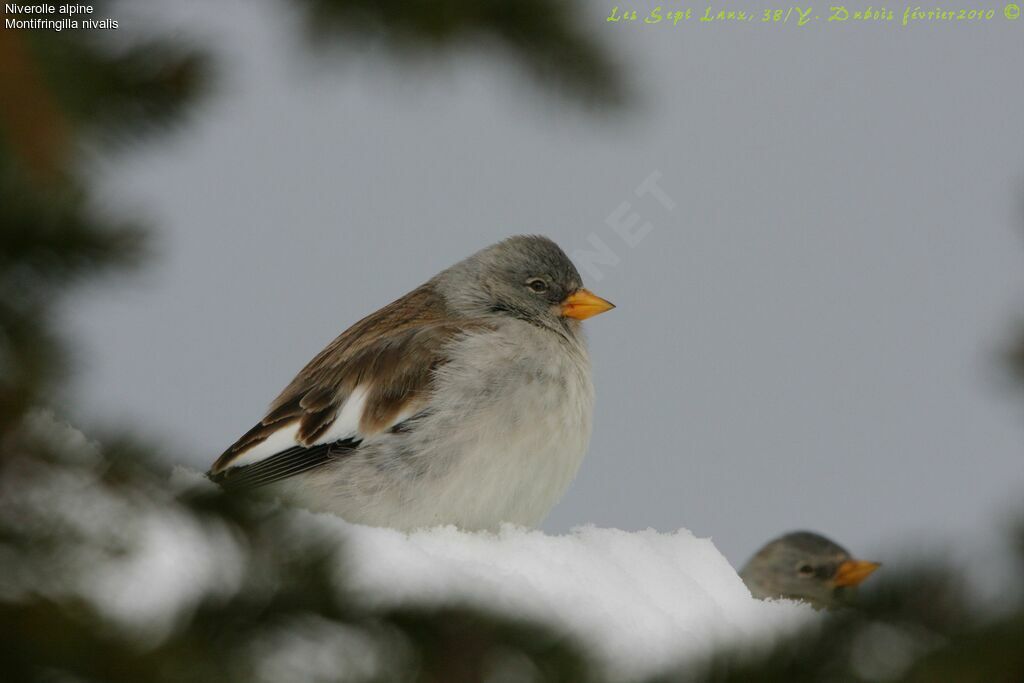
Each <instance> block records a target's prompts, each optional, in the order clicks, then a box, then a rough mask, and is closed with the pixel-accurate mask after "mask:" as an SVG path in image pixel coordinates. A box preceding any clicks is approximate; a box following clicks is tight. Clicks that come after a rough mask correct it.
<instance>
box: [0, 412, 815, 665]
mask: <svg viewBox="0 0 1024 683" xmlns="http://www.w3.org/2000/svg"><path fill="white" fill-rule="evenodd" d="M30 425H31V427H32V429H33V430H35V431H37V432H44V433H46V434H47V436H48V438H51V439H52V441H53V442H54V443H55V444H61V445H63V446H64V447H65V448H66V449H68V450H70V451H73V452H74V453H76V454H77V457H78V458H79V459H80V464H88V463H89V462H90V461H91V460H93V459H94V458H95V457H96V455H95V452H96V448H95V446H94V445H93V444H91V443H90V442H88V441H87V440H86V439H85V437H84V436H82V435H81V433H80V432H77V431H76V430H74V429H72V428H70V427H68V426H67V425H64V424H62V423H59V422H58V421H56V420H54V419H53V418H52V417H51V416H48V415H37V416H34V417H33V419H32V421H30ZM81 471H82V472H86V474H83V475H81V476H77V475H75V474H74V473H73V472H72V473H70V474H69V472H68V470H67V469H64V470H61V471H53V472H49V471H46V470H45V469H38V470H36V471H31V472H27V473H25V474H24V475H23V476H22V477H21V479H22V481H20V482H18V481H12V480H11V479H10V478H9V479H8V484H10V487H9V488H7V490H6V491H2V492H0V494H3V495H4V497H5V500H6V501H7V504H8V505H9V507H8V508H7V510H8V512H10V511H13V513H14V514H16V515H17V516H18V518H20V519H22V520H26V521H27V523H32V524H39V525H45V524H61V525H73V526H74V527H75V528H76V530H77V531H78V532H79V533H80V534H82V535H84V536H87V537H95V539H96V540H95V542H93V543H91V544H86V545H85V546H84V547H86V548H89V549H90V550H89V551H88V552H89V553H90V556H89V557H87V558H82V557H49V556H47V557H40V558H38V560H39V561H40V562H41V563H43V564H46V563H49V562H54V561H57V562H64V561H73V562H77V563H78V564H82V562H83V561H85V562H86V564H87V565H88V566H89V567H90V568H91V570H90V571H89V572H87V573H86V575H85V576H84V577H82V578H81V579H80V581H79V582H78V583H77V584H75V585H71V586H69V585H66V584H62V583H60V582H57V581H54V582H52V583H51V584H47V578H46V577H45V576H40V575H38V574H32V573H31V572H26V573H23V575H15V574H9V575H7V576H5V577H3V578H0V597H7V598H10V597H14V596H16V595H17V594H19V593H20V594H24V593H25V592H27V591H32V592H39V593H42V594H49V595H51V596H53V597H58V598H59V597H68V596H69V594H74V595H76V596H79V597H82V598H84V599H86V600H87V601H89V602H90V603H91V604H93V605H94V606H95V607H96V608H97V609H98V610H100V611H101V612H102V613H104V614H106V615H107V616H108V617H109V618H110V620H111V621H112V622H113V623H115V624H120V625H122V626H123V627H125V628H127V629H131V630H132V632H133V633H136V634H141V636H142V637H146V638H149V639H159V638H160V637H161V636H162V635H163V634H166V633H167V632H168V631H169V629H171V628H173V627H174V625H175V624H176V623H179V622H180V620H182V619H184V618H186V617H187V615H188V614H189V613H190V611H191V610H192V609H194V606H195V605H196V604H197V603H198V601H199V600H200V598H201V597H202V596H204V595H207V594H216V595H228V594H230V593H232V592H234V591H236V590H239V588H240V583H241V575H242V571H243V569H242V568H243V567H244V562H245V557H246V552H247V551H246V549H245V548H244V547H243V546H242V545H240V544H239V543H238V542H237V541H236V540H235V539H234V538H233V536H232V534H231V532H230V530H228V529H225V528H224V527H223V526H219V525H211V524H203V523H200V522H198V521H197V520H196V519H194V518H193V517H192V516H191V515H189V514H187V513H186V512H185V511H184V509H183V508H181V507H180V506H178V505H177V504H176V503H175V502H174V498H173V496H174V492H180V491H182V490H184V489H187V488H190V487H195V486H212V484H210V482H208V481H207V480H206V479H205V478H204V477H203V476H202V475H201V474H199V473H198V472H194V471H191V470H186V469H184V468H178V469H177V470H176V471H175V472H174V474H173V475H172V477H171V482H170V484H171V485H170V486H168V487H165V489H163V490H160V491H147V492H145V495H137V494H136V495H135V496H133V497H130V498H128V497H124V496H121V497H119V496H118V495H116V494H113V493H110V492H109V491H108V492H104V489H103V487H102V486H100V485H96V481H95V480H90V478H89V476H90V475H88V474H87V472H88V468H84V469H82V470H81ZM54 500H61V501H63V504H62V505H60V506H54V505H52V501H54ZM284 519H285V524H286V527H287V530H288V533H294V534H303V533H305V534H307V535H308V536H310V537H315V538H316V539H317V542H318V543H323V542H326V543H328V544H330V542H331V540H332V539H334V540H336V542H337V544H338V546H339V548H340V547H342V546H343V547H344V552H342V553H340V554H339V557H343V558H344V562H343V564H340V565H339V566H338V582H339V588H342V587H343V589H344V590H345V593H346V595H348V596H351V597H353V598H354V599H356V600H359V601H362V603H363V604H364V605H366V606H367V607H371V608H372V607H394V606H423V607H433V606H442V605H455V606H459V605H471V606H478V607H483V608H489V609H492V610H495V611H498V612H501V613H504V614H508V615H510V616H519V617H525V618H529V619H533V620H537V621H539V622H541V623H544V624H547V625H548V626H549V627H551V628H553V629H555V630H556V631H559V632H561V633H564V634H565V635H566V636H568V637H570V638H572V639H574V640H575V641H576V642H578V643H580V644H581V645H582V646H583V647H584V648H585V649H586V650H587V651H589V652H590V653H591V654H592V655H593V656H594V657H595V659H596V660H597V661H598V662H600V663H602V664H603V665H604V667H605V668H606V674H607V675H608V677H609V678H610V679H611V680H622V681H629V680H635V679H638V678H642V677H644V676H648V675H652V674H655V673H658V672H660V671H663V670H664V669H666V668H668V667H670V666H674V665H678V664H680V663H684V662H686V661H688V660H689V661H697V660H698V659H699V658H701V657H703V656H707V655H709V654H711V652H712V651H713V650H714V649H715V648H716V647H718V646H723V645H726V646H732V647H738V648H740V649H743V648H744V647H760V646H764V645H767V644H769V643H770V642H771V641H772V640H774V639H775V638H776V637H779V636H782V635H784V634H787V633H789V632H791V630H792V629H793V628H795V627H797V626H799V625H801V624H805V623H807V622H808V621H809V620H813V619H815V618H817V617H816V613H815V612H814V611H813V610H811V609H810V608H809V607H807V606H805V605H801V604H797V603H793V602H787V601H769V602H764V601H760V600H755V599H753V598H752V597H751V596H750V593H749V592H748V591H747V589H746V587H745V586H744V585H743V583H742V581H741V580H740V578H739V576H737V574H736V571H735V570H734V569H733V568H732V567H731V566H730V565H729V563H728V562H727V561H726V559H725V558H724V557H723V556H722V554H721V553H719V552H718V550H717V549H716V548H715V546H714V544H713V543H712V542H711V541H710V540H709V539H701V538H697V537H695V536H694V535H693V534H691V533H690V532H689V531H686V530H684V529H680V530H678V531H675V532H672V533H659V532H656V531H653V530H647V531H637V532H626V531H620V530H617V529H602V528H596V527H592V526H584V527H580V528H578V529H575V530H573V531H572V532H571V533H569V534H565V535H559V536H551V535H547V534H545V533H542V532H540V531H535V530H527V529H522V528H517V527H513V526H507V527H505V528H503V529H502V530H501V531H500V532H499V533H468V532H462V531H459V530H457V529H455V528H454V527H440V528H436V529H429V530H424V531H419V532H415V533H411V534H406V533H402V532H398V531H395V530H391V529H379V528H371V527H365V526H359V525H353V524H349V523H347V522H345V521H344V520H342V519H340V518H338V517H335V516H332V515H328V514H318V513H312V512H307V511H303V510H292V511H288V512H286V513H285V515H284ZM112 533H113V534H114V535H115V536H116V538H115V539H114V540H116V543H114V544H113V546H114V547H115V548H117V550H116V551H112V552H109V553H108V552H104V551H103V549H104V548H106V547H108V546H110V545H111V543H110V539H109V538H108V537H109V536H110V534H112ZM325 539H326V540H325ZM97 548H98V549H99V550H96V549H97ZM126 548H130V552H125V549H126ZM282 551H285V550H284V549H282ZM75 552H81V551H75ZM3 554H4V548H3V547H0V559H2V555H3ZM24 566H29V565H24ZM51 566H52V565H51ZM324 628H325V625H316V624H313V625H306V626H304V627H303V628H301V629H300V628H298V627H297V628H296V632H295V633H292V634H285V635H286V636H289V637H290V639H291V641H296V643H297V645H296V647H298V649H295V648H290V649H289V651H290V650H291V649H295V654H296V657H294V658H293V657H291V655H288V654H287V653H286V652H284V650H283V649H282V648H278V649H277V650H276V651H277V652H278V653H280V654H281V657H278V658H277V660H281V661H277V660H275V661H273V662H271V663H270V665H272V666H273V667H278V666H286V667H290V666H291V663H290V661H291V660H293V659H298V660H302V661H304V662H307V663H308V662H310V661H313V660H311V659H310V657H309V655H308V654H302V653H303V652H307V651H308V650H310V648H312V649H316V648H317V647H318V646H317V645H316V643H322V644H323V647H320V649H321V650H324V653H325V654H331V653H333V656H334V657H335V658H336V657H337V653H338V652H340V650H339V648H340V647H341V646H340V645H339V643H348V645H347V647H348V648H349V649H350V650H353V651H356V650H365V648H361V647H360V646H359V644H358V643H357V642H355V641H352V637H351V636H350V635H348V634H343V633H335V632H334V631H332V630H330V629H328V631H327V632H324ZM303 633H308V634H313V635H316V634H318V633H319V634H320V635H317V637H316V638H313V637H312V636H310V637H304V636H303V637H300V634H303ZM297 641H303V642H297ZM349 641H352V642H349ZM293 644H294V643H293ZM300 646H301V647H300ZM303 648H305V649H303ZM328 650H329V652H328ZM299 654H301V655H302V656H301V657H299ZM333 661H334V660H333V659H328V660H325V661H324V662H322V664H323V665H324V666H333V664H331V662H333ZM271 678H272V677H271ZM268 680H269V679H268Z"/></svg>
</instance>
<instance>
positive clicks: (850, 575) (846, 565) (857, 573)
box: [832, 560, 882, 586]
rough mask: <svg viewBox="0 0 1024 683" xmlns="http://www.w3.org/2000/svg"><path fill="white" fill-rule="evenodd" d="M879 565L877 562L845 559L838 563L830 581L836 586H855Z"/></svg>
mask: <svg viewBox="0 0 1024 683" xmlns="http://www.w3.org/2000/svg"><path fill="white" fill-rule="evenodd" d="M881 566H882V565H881V564H879V563H878V562H868V561H866V560H847V561H846V562H843V563H842V564H841V565H839V569H837V570H836V576H835V578H834V579H832V583H834V584H835V585H837V586H856V585H858V584H859V583H861V582H862V581H863V580H864V579H866V578H868V577H869V576H871V574H872V572H874V571H875V570H876V569H878V568H879V567H881Z"/></svg>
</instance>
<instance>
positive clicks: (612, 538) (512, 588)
mask: <svg viewBox="0 0 1024 683" xmlns="http://www.w3.org/2000/svg"><path fill="white" fill-rule="evenodd" d="M296 514H297V515H299V516H301V517H302V520H301V521H302V523H303V524H308V525H310V526H319V527H320V528H321V529H322V530H327V531H333V532H336V533H337V534H338V535H339V537H340V538H342V539H343V540H344V544H345V549H346V555H345V557H346V558H347V560H346V566H344V567H342V568H340V569H341V571H342V572H343V576H344V581H345V582H346V585H347V586H348V588H349V589H350V590H351V591H353V592H354V593H355V595H356V596H357V599H359V600H362V601H363V602H364V604H366V605H367V606H369V607H394V606H401V605H404V606H410V605H412V606H424V607H437V606H442V605H453V604H469V605H474V606H480V607H484V608H490V609H493V610H497V611H500V612H502V613H505V614H510V615H513V616H519V617H524V618H529V619H533V620H536V621H540V622H542V623H545V624H548V625H550V626H553V627H554V628H556V629H557V630H560V631H562V632H564V633H566V634H567V635H569V636H570V637H573V638H575V639H576V640H577V641H578V642H580V643H581V644H582V645H583V646H584V647H585V648H586V649H587V650H588V651H589V652H590V653H591V654H593V655H594V656H595V658H596V659H597V660H598V661H600V662H602V663H603V664H604V665H605V666H606V667H607V669H608V674H609V676H610V678H611V679H612V680H636V679H639V678H643V677H645V676H648V675H652V674H655V673H657V672H659V671H662V670H664V669H665V668H666V667H669V666H673V665H676V664H679V663H680V662H685V661H687V660H693V659H695V658H699V657H700V656H703V655H709V654H710V653H711V652H713V651H714V649H715V648H716V647H719V646H734V647H735V646H745V645H746V646H756V645H764V644H767V643H769V642H771V641H772V640H773V639H774V638H775V637H777V636H779V635H782V634H785V633H789V632H790V631H791V630H792V629H793V628H795V627H796V626H797V625H800V624H803V623H806V621H807V620H808V619H810V618H813V615H814V612H813V610H811V609H810V608H809V607H807V606H805V605H800V604H797V603H793V602H787V601H770V602H765V601H760V600H755V599H753V598H752V597H751V596H750V592H749V591H748V590H747V589H746V587H745V586H744V585H743V582H742V581H741V580H740V578H739V576H737V574H736V571H735V570H734V569H733V568H732V567H731V566H730V565H729V563H728V562H727V561H726V559H725V558H724V557H723V556H722V554H721V553H719V552H718V550H717V549H716V548H715V546H714V544H712V542H711V541H710V540H708V539H701V538H697V537H695V536H694V535H693V534H691V533H690V532H689V531H686V530H685V529H680V530H679V531H676V532H673V533H658V532H656V531H653V530H647V531H638V532H626V531H620V530H618V529H601V528H596V527H592V526H587V527H580V528H577V529H574V530H573V531H572V532H571V533H569V534H566V535H561V536H552V535H547V534H545V533H542V532H540V531H533V530H527V529H522V528H518V527H513V526H506V527H505V528H503V529H502V530H501V532H500V533H496V534H488V533H467V532H462V531H459V530H458V529H456V528H454V527H440V528H435V529H428V530H424V531H419V532H415V533H411V534H406V533H402V532H398V531H393V530H389V529H375V528H370V527H363V526H357V525H352V524H348V523H346V522H345V521H343V520H341V519H339V518H337V517H333V516H331V515H325V514H313V513H305V512H303V513H296Z"/></svg>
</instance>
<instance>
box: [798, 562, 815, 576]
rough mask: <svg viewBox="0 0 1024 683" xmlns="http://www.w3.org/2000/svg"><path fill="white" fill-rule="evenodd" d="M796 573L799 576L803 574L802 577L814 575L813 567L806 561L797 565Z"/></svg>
mask: <svg viewBox="0 0 1024 683" xmlns="http://www.w3.org/2000/svg"><path fill="white" fill-rule="evenodd" d="M796 573H797V574H799V575H800V576H803V577H807V576H813V575H814V567H812V566H811V565H809V564H807V563H801V564H800V565H798V566H797V568H796Z"/></svg>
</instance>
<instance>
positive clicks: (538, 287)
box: [526, 277, 548, 294]
mask: <svg viewBox="0 0 1024 683" xmlns="http://www.w3.org/2000/svg"><path fill="white" fill-rule="evenodd" d="M526 286H527V287H529V288H530V289H532V290H533V291H535V292H537V293H538V294H541V293H543V292H546V291H548V283H547V282H545V281H544V280H542V279H541V278H539V277H535V278H531V279H529V280H527V281H526Z"/></svg>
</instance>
